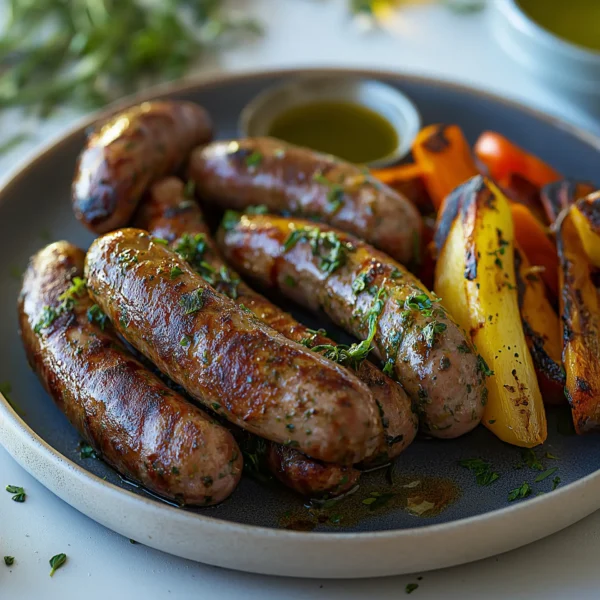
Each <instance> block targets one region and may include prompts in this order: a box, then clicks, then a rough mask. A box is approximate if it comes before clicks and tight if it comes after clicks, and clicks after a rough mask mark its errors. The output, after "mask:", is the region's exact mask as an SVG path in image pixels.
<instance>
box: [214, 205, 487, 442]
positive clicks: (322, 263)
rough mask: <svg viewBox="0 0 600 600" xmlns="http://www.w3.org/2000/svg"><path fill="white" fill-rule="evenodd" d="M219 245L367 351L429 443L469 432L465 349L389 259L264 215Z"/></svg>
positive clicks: (469, 358) (479, 401) (232, 230)
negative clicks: (407, 401)
mask: <svg viewBox="0 0 600 600" xmlns="http://www.w3.org/2000/svg"><path fill="white" fill-rule="evenodd" d="M220 235H221V239H220V241H221V242H222V247H223V248H224V251H225V253H226V256H227V258H228V260H229V261H230V262H232V264H233V265H234V266H235V267H236V268H238V269H239V270H241V272H242V273H243V274H244V275H248V276H250V277H254V278H255V279H257V280H259V281H260V283H261V284H263V285H266V286H275V287H277V289H279V290H280V291H281V292H283V293H284V294H285V295H286V296H288V297H290V298H291V299H293V300H296V301H298V302H300V303H301V304H303V305H305V306H307V307H308V308H310V309H312V310H318V309H321V310H323V311H325V313H326V314H327V315H328V316H329V317H330V318H331V319H332V320H333V321H334V322H335V323H336V324H337V325H339V326H341V327H343V328H344V329H345V330H346V331H347V332H348V333H350V334H352V335H354V336H356V337H358V338H359V339H361V340H363V341H364V343H363V346H365V347H366V348H367V349H368V347H369V345H370V344H373V346H374V353H375V354H376V355H377V356H378V357H379V358H380V359H381V360H382V362H383V363H384V364H385V367H384V372H386V373H390V374H391V375H393V376H394V377H396V379H397V380H398V381H400V382H401V383H402V385H403V387H404V389H405V390H406V391H407V392H408V394H409V396H410V397H411V398H412V400H413V402H414V403H415V404H416V405H417V409H418V411H419V413H420V417H421V424H422V427H423V428H424V429H425V430H426V431H428V432H429V433H430V434H431V435H433V436H435V437H441V438H451V437H457V436H459V435H462V434H463V433H466V432H467V431H470V430H471V429H473V427H475V426H476V425H477V424H478V423H479V420H480V416H481V414H482V412H483V403H484V402H485V386H484V383H483V375H482V373H481V371H480V370H478V361H477V357H476V355H475V354H474V351H473V346H472V345H471V343H470V341H468V340H467V339H466V337H465V335H464V333H463V332H461V331H460V329H459V328H458V327H457V325H456V323H455V322H454V321H453V320H452V319H451V318H450V317H449V316H448V314H447V313H446V311H445V309H444V307H443V306H441V305H440V304H439V302H438V301H437V299H436V298H435V297H434V296H432V295H431V294H430V293H429V292H428V291H427V290H426V289H425V288H424V287H423V285H422V284H421V282H420V281H418V280H417V279H416V278H415V277H414V276H413V275H411V274H410V273H409V272H408V271H406V269H404V267H402V266H401V265H399V264H398V263H396V262H395V261H393V260H392V259H391V258H390V257H389V256H386V255H385V254H383V253H382V252H378V251H377V250H375V249H374V248H373V247H371V246H369V245H367V244H365V243H364V242H361V241H360V240H357V239H356V238H353V237H352V236H350V235H348V234H344V233H342V232H340V231H338V230H335V229H332V228H329V227H323V226H315V225H314V223H312V222H310V221H303V220H296V219H292V220H288V219H282V218H277V217H272V216H268V215H262V216H261V215H243V216H240V218H239V220H238V221H233V219H227V220H226V221H225V222H224V227H223V229H222V231H221V232H220ZM290 278H291V279H293V281H294V282H295V283H294V285H292V286H290V285H288V284H287V281H288V280H289V279H290Z"/></svg>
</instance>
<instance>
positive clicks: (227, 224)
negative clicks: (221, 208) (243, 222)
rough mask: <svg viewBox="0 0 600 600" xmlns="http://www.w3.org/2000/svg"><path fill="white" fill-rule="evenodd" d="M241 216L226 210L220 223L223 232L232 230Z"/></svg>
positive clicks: (233, 211)
mask: <svg viewBox="0 0 600 600" xmlns="http://www.w3.org/2000/svg"><path fill="white" fill-rule="evenodd" d="M240 218H241V214H240V213H239V212H237V211H235V210H226V211H225V214H224V215H223V220H222V221H221V227H222V228H223V229H224V230H225V231H230V230H231V229H234V228H235V226H236V225H237V224H238V223H239V222H240Z"/></svg>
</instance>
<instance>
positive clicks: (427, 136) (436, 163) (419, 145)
mask: <svg viewBox="0 0 600 600" xmlns="http://www.w3.org/2000/svg"><path fill="white" fill-rule="evenodd" d="M412 150H413V155H414V157H415V161H416V163H417V165H418V166H419V168H420V169H421V171H422V173H423V178H424V180H425V185H426V187H427V191H428V192H429V195H430V196H431V200H432V202H433V205H434V206H435V208H436V209H437V210H439V209H440V208H441V207H442V204H443V202H444V199H445V198H446V196H447V195H448V194H449V193H450V192H451V191H452V190H453V189H454V188H456V187H457V186H459V185H460V184H461V183H464V182H465V181H467V179H470V178H471V177H473V176H474V175H477V174H478V173H479V170H478V169H477V165H476V164H475V161H474V160H473V155H472V153H471V148H470V146H469V144H468V142H467V140H466V139H465V136H464V135H463V132H462V130H461V129H460V127H458V125H429V126H427V127H425V128H424V129H422V130H421V131H420V132H419V134H418V135H417V137H416V139H415V141H414V142H413V148H412Z"/></svg>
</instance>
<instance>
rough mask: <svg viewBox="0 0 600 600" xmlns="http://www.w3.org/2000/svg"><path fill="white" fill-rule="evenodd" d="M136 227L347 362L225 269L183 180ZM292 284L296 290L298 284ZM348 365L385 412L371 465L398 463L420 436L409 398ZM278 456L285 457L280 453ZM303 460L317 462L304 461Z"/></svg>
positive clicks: (366, 365)
mask: <svg viewBox="0 0 600 600" xmlns="http://www.w3.org/2000/svg"><path fill="white" fill-rule="evenodd" d="M136 225H137V226H139V227H140V228H142V229H146V230H148V231H150V233H152V234H153V235H155V236H157V237H159V238H164V239H166V240H167V241H169V242H170V243H171V246H172V247H173V248H175V249H176V251H178V252H179V253H180V254H182V256H184V258H186V259H188V260H190V259H191V262H192V263H193V266H194V267H195V268H196V269H197V270H198V272H199V273H200V274H201V275H202V276H203V277H204V278H205V279H206V280H207V281H208V282H209V283H210V284H211V285H212V286H213V287H215V289H217V290H218V291H220V292H221V293H223V294H225V295H227V296H229V297H230V298H231V299H232V300H235V301H236V302H237V303H238V304H239V305H241V306H244V307H245V308H247V309H249V310H251V311H252V312H253V313H254V314H255V315H256V316H257V317H258V318H259V319H260V320H261V321H263V322H264V323H266V324H267V325H269V326H270V327H272V328H273V329H275V330H276V331H278V332H279V333H281V334H283V335H284V336H285V337H287V338H288V339H290V340H293V341H295V342H300V343H302V344H303V345H305V346H307V347H308V348H316V349H317V350H318V349H319V348H320V350H318V351H319V352H320V353H322V354H323V353H325V355H326V356H332V357H337V358H340V359H342V358H343V356H344V355H343V353H337V354H336V351H335V349H336V348H339V346H338V344H336V343H335V342H334V341H333V340H331V339H329V338H328V337H326V335H325V334H324V332H321V331H314V330H311V329H309V328H308V327H305V326H304V325H302V324H301V323H298V321H296V320H295V319H294V318H293V317H292V316H291V315H289V314H288V313H286V312H284V311H283V310H281V309H280V308H278V307H277V306H275V305H274V304H272V303H271V302H270V301H269V300H267V299H266V298H265V297H264V296H261V295H260V294H257V293H256V292H255V291H254V290H252V289H251V288H250V287H249V286H247V285H246V284H245V283H244V282H243V281H241V280H240V278H239V276H238V274H237V273H235V272H234V271H233V270H231V269H229V268H228V267H227V266H226V264H225V262H224V260H223V259H222V257H221V255H220V252H219V251H218V249H217V247H216V245H215V243H214V241H213V239H212V237H211V236H210V232H209V229H208V227H207V225H206V223H205V222H204V219H203V215H202V211H201V210H200V207H199V206H198V205H197V203H196V202H194V201H193V200H190V199H189V198H186V197H185V192H184V185H183V183H182V182H181V181H180V180H179V179H177V178H174V177H169V178H166V179H163V180H161V181H160V182H158V183H156V184H155V185H154V186H152V188H151V189H150V191H149V193H148V194H147V197H146V198H145V200H144V202H143V204H142V206H141V208H140V210H139V211H138V215H137V217H136ZM288 283H289V284H290V285H293V282H288ZM340 350H341V348H340ZM348 366H349V367H350V368H355V369H356V374H357V375H358V377H359V378H360V379H361V380H362V381H363V382H364V383H366V384H367V386H368V387H369V389H370V390H371V393H372V394H373V397H374V398H375V401H376V402H377V404H378V406H379V408H380V411H381V413H382V422H383V431H382V437H381V440H380V443H379V447H378V449H377V450H376V452H375V453H374V457H373V459H370V461H369V464H372V463H373V461H378V462H385V461H388V460H390V459H392V458H395V457H396V456H398V455H399V454H400V452H402V450H404V449H405V448H406V447H407V446H408V445H409V444H410V443H411V442H412V440H413V439H414V437H415V434H416V430H417V418H416V416H415V415H414V413H413V412H412V410H411V402H410V399H409V398H408V397H407V395H406V392H405V391H404V390H403V389H402V388H401V387H400V386H399V385H398V384H397V383H396V382H394V381H392V380H391V379H390V378H389V377H387V376H386V375H384V374H383V373H382V372H381V371H380V370H379V369H377V367H375V365H373V364H372V363H370V362H369V361H365V360H362V361H357V362H356V363H355V364H350V365H348ZM293 452H294V451H293V450H292V449H290V452H288V453H286V455H285V456H286V457H288V458H287V459H286V461H285V462H284V463H282V464H284V465H285V464H289V465H292V464H293V465H294V468H295V470H296V473H297V474H299V473H300V468H299V465H300V460H299V459H292V457H291V456H290V453H293ZM278 456H283V455H282V454H281V453H280V454H278ZM304 460H305V461H310V460H312V459H307V458H306V457H304ZM331 468H332V469H336V472H337V473H338V474H339V476H340V478H344V479H348V476H347V475H348V474H347V473H345V472H344V473H343V472H342V471H341V470H340V469H339V468H338V467H337V466H335V465H332V466H331ZM281 471H282V470H281V467H279V468H278V475H277V476H278V477H279V478H280V479H282V480H283V479H284V477H285V476H284V474H283V473H282V472H281ZM317 471H318V472H319V477H320V483H319V486H322V482H323V480H324V479H325V478H326V477H325V473H324V469H323V466H322V465H321V466H320V467H319V469H318V470H314V469H312V468H310V467H309V466H308V465H307V466H306V469H304V472H306V473H307V475H311V474H313V473H316V472H317ZM327 478H328V479H329V480H330V481H331V482H332V485H333V488H335V489H339V488H340V485H339V483H335V481H334V477H333V476H332V475H328V476H327ZM287 479H288V480H289V478H287ZM352 479H353V480H355V478H352ZM307 486H308V483H307V482H305V483H303V484H302V485H301V487H304V488H306V487H307ZM321 491H322V490H321ZM341 491H345V490H341Z"/></svg>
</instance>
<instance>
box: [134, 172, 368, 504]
mask: <svg viewBox="0 0 600 600" xmlns="http://www.w3.org/2000/svg"><path fill="white" fill-rule="evenodd" d="M188 196H189V194H186V191H185V187H184V185H183V182H182V181H181V180H180V179H177V178H176V177H166V178H165V179H161V180H160V181H158V182H156V183H155V184H154V185H152V186H151V187H150V189H149V190H148V193H147V194H146V195H145V197H144V199H143V200H142V202H141V204H140V206H139V208H138V211H137V214H136V216H135V219H134V225H135V226H136V227H139V228H140V229H145V230H146V231H149V232H150V234H151V235H154V236H156V237H158V238H161V239H165V240H167V241H169V242H170V245H171V247H173V246H175V247H179V248H180V252H182V254H184V255H185V256H186V257H187V258H192V257H191V256H190V254H189V252H190V250H191V247H190V242H193V246H192V247H193V251H194V253H195V256H194V257H193V258H194V259H195V260H194V262H195V263H196V264H197V266H198V267H200V263H201V262H203V263H204V265H205V267H204V268H202V267H200V270H199V272H200V274H204V277H205V279H208V280H209V282H212V283H213V284H214V285H215V287H216V288H217V289H218V290H219V291H221V292H222V293H224V294H226V295H228V296H229V297H231V298H232V299H235V300H237V301H238V302H239V303H242V304H243V303H244V301H245V302H246V304H244V306H246V307H248V308H250V310H253V307H254V306H255V304H254V303H253V302H252V300H253V299H254V297H255V296H256V297H258V298H261V297H260V296H258V294H255V293H254V292H253V291H252V290H251V289H250V288H249V287H248V286H246V285H245V284H244V283H243V282H241V281H240V280H239V277H238V276H237V275H236V274H235V273H233V272H231V271H230V270H229V269H227V267H226V266H225V264H224V263H223V261H222V260H221V258H220V256H219V253H218V250H217V249H216V246H215V244H214V242H213V240H212V238H211V237H210V232H209V229H208V227H207V226H206V224H205V222H204V219H203V215H202V211H201V210H200V207H199V206H198V204H197V203H196V202H195V200H193V199H192V198H190V197H188ZM208 268H210V269H214V271H213V270H208ZM223 275H225V280H223V279H224V278H223ZM232 284H233V285H232ZM263 300H264V302H265V303H268V300H267V299H266V298H263ZM274 308H275V307H274ZM253 312H254V313H255V314H256V311H254V310H253ZM282 314H285V313H282ZM257 316H259V315H257ZM290 318H291V317H290ZM265 322H266V321H265ZM267 324H268V322H267ZM238 432H240V433H241V430H238ZM234 433H235V432H234ZM244 433H245V436H243V437H242V439H243V440H244V439H246V437H248V436H250V435H251V434H248V433H247V432H244ZM252 441H255V440H252ZM261 442H262V444H261V447H264V456H265V460H264V463H265V466H266V468H268V469H269V471H270V472H271V473H272V474H273V475H274V476H275V477H276V478H277V479H278V480H279V481H280V482H281V483H283V484H284V485H285V486H287V487H289V488H291V489H293V490H294V491H296V492H298V493H300V494H302V495H304V496H308V497H311V498H316V497H318V496H322V495H328V496H335V495H339V494H343V493H345V492H347V491H348V490H350V489H351V488H352V487H354V486H355V485H356V482H357V481H358V479H359V477H360V471H358V470H356V469H353V468H352V467H345V466H341V465H336V464H333V463H323V462H321V461H317V460H315V459H314V458H310V457H309V456H305V455H304V454H302V453H301V452H298V450H296V449H295V448H290V447H288V446H281V445H280V444H276V443H274V442H270V441H268V440H261ZM240 444H241V447H242V448H243V447H244V444H242V442H240Z"/></svg>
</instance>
